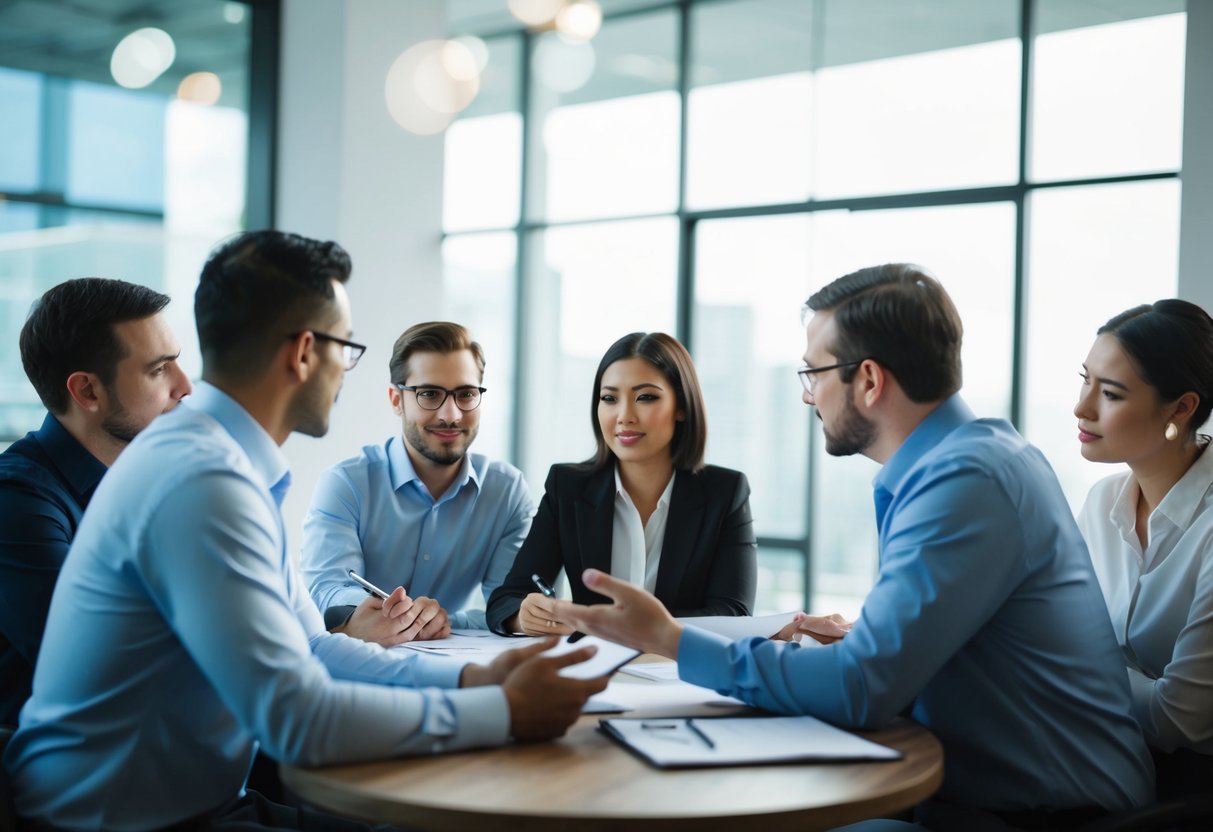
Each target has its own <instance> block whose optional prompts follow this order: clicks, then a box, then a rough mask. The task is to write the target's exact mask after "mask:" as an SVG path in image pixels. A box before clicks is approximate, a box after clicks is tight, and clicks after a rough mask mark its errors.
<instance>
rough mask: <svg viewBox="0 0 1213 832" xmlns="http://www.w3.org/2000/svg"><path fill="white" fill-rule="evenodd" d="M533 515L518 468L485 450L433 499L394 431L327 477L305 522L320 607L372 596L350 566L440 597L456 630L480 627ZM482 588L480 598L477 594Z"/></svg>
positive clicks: (305, 553)
mask: <svg viewBox="0 0 1213 832" xmlns="http://www.w3.org/2000/svg"><path fill="white" fill-rule="evenodd" d="M534 513H535V506H534V503H532V502H531V495H530V492H529V491H528V490H527V487H526V482H525V481H524V480H523V478H522V472H521V471H519V470H518V469H517V468H515V467H513V466H512V465H507V464H506V463H504V462H490V461H489V460H488V458H487V457H485V456H483V455H481V454H467V455H466V456H465V457H464V459H463V463H462V465H461V468H460V472H459V475H458V476H457V477H456V478H455V481H454V482H453V483H451V485H450V487H449V488H447V490H446V491H445V492H444V493H443V495H442V496H441V497H440V498H439V499H437V500H435V499H434V498H433V497H432V496H430V492H429V490H428V489H427V488H426V487H425V484H424V483H422V482H421V480H420V478H418V476H417V471H416V470H415V469H414V468H413V463H412V461H411V460H410V459H409V455H408V453H407V452H406V451H405V448H404V442H403V440H402V439H401V438H400V437H399V436H393V437H392V438H391V439H389V440H388V441H387V442H385V443H384V444H382V445H367V446H365V447H364V448H363V449H362V453H360V454H359V455H358V456H356V457H352V458H351V459H347V460H345V461H344V462H340V463H338V464H337V465H335V466H333V467H332V468H330V469H328V470H327V471H325V472H324V474H322V475H321V477H320V482H319V483H317V485H316V492H315V494H314V495H313V497H312V505H311V508H310V509H309V510H308V513H307V519H306V520H304V523H303V550H302V556H301V566H302V569H303V575H304V578H305V579H306V580H307V584H308V587H309V589H310V590H311V593H312V598H313V599H315V601H316V605H317V606H318V607H320V609H321V610H327V609H328V608H329V607H333V606H342V605H356V604H359V603H361V602H362V601H363V600H364V599H365V598H366V593H365V592H364V591H363V590H362V588H361V587H359V586H358V585H357V584H355V583H354V582H353V581H351V580H350V579H349V575H348V570H350V569H353V570H354V571H355V572H357V573H358V574H359V575H361V576H362V577H364V578H366V579H367V580H368V581H370V582H371V583H373V584H375V585H376V586H378V587H381V588H382V589H384V590H386V591H388V592H391V591H392V589H393V588H395V587H397V586H403V587H404V588H405V590H406V591H407V592H408V593H409V595H410V596H412V597H414V598H417V597H420V596H423V595H424V596H427V597H429V598H434V599H436V600H437V601H438V603H440V604H441V605H442V607H443V609H445V610H446V611H447V613H449V614H450V617H451V626H452V627H458V628H472V629H481V630H483V629H486V626H487V625H486V624H485V622H484V603H485V602H487V601H488V597H489V595H490V594H491V593H492V591H493V590H494V589H496V588H497V587H498V586H500V584H501V582H502V581H503V580H505V576H506V573H507V572H509V571H510V567H511V566H512V565H513V563H514V556H515V555H517V554H518V549H519V547H520V546H522V541H523V540H525V539H526V535H527V532H528V531H529V530H530V528H531V516H532V515H533V514H534ZM477 587H479V588H480V590H481V592H482V593H483V600H481V601H476V600H474V599H473V598H472V595H473V594H474V593H475V591H476V588H477ZM476 603H478V604H479V607H478V608H475V609H469V608H468V607H469V605H471V604H476Z"/></svg>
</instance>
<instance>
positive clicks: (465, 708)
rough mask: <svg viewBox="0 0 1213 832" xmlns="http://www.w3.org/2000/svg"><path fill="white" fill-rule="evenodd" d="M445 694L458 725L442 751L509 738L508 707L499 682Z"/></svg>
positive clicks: (500, 741)
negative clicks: (453, 710)
mask: <svg viewBox="0 0 1213 832" xmlns="http://www.w3.org/2000/svg"><path fill="white" fill-rule="evenodd" d="M452 664H455V663H454V662H452ZM460 668H462V665H460ZM447 696H448V697H449V698H450V701H451V703H452V704H453V705H454V707H455V712H456V716H457V723H456V724H457V725H458V726H459V728H458V730H457V731H456V732H455V735H454V736H453V737H451V739H450V741H449V743H446V744H444V748H443V750H445V751H456V750H459V749H463V748H483V747H485V746H493V745H502V744H504V743H505V742H506V741H507V740H508V739H509V738H510V706H509V704H508V703H507V702H506V698H505V691H504V690H502V688H501V687H500V686H499V685H486V686H483V687H475V688H464V689H462V690H457V691H451V692H450V693H448V694H447Z"/></svg>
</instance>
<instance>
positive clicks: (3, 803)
mask: <svg viewBox="0 0 1213 832" xmlns="http://www.w3.org/2000/svg"><path fill="white" fill-rule="evenodd" d="M15 730H16V729H15V728H13V727H12V726H11V725H0V757H3V756H4V749H5V748H6V747H7V746H8V741H9V740H10V739H12V737H13V732H14V731H15ZM0 832H17V813H16V811H15V810H14V809H13V797H12V794H11V793H10V792H9V789H8V769H6V768H5V767H4V766H3V765H0Z"/></svg>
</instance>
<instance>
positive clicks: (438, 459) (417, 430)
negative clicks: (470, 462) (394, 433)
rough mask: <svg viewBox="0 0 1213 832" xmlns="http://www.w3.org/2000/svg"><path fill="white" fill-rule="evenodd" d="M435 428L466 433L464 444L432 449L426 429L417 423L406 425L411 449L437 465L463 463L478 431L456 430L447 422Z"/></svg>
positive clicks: (405, 433) (472, 429) (438, 423)
mask: <svg viewBox="0 0 1213 832" xmlns="http://www.w3.org/2000/svg"><path fill="white" fill-rule="evenodd" d="M434 427H439V428H450V429H452V430H454V429H458V430H462V431H464V435H463V442H461V443H456V444H454V445H448V446H447V447H444V448H433V447H430V445H429V443H428V442H426V436H425V429H424V428H422V427H421V426H420V425H418V424H417V423H416V422H405V423H404V441H406V442H408V443H409V447H411V448H412V449H413V450H414V451H416V452H417V453H419V454H421V455H422V456H423V457H425V458H426V459H428V460H429V461H430V462H433V463H434V464H436V465H454V464H455V463H457V462H461V461H462V460H463V457H464V455H465V454H467V450H468V447H469V446H471V444H472V440H473V439H475V438H476V429H475V428H456V427H455V426H454V425H448V424H447V423H446V422H436V423H435V424H434Z"/></svg>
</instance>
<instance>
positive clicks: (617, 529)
mask: <svg viewBox="0 0 1213 832" xmlns="http://www.w3.org/2000/svg"><path fill="white" fill-rule="evenodd" d="M676 476H678V474H677V473H674V474H673V475H671V476H670V481H669V482H668V483H666V486H665V490H664V491H662V492H661V496H660V497H658V498H657V508H656V509H655V510H654V511H653V514H652V515H651V516H650V517H649V522H648V524H647V525H646V524H644V523H642V522H641V521H640V512H639V511H638V510H637V508H636V504H635V503H633V502H632V498H631V496H630V495H629V494H628V492H627V489H626V488H624V487H623V480H621V479H620V478H619V466H618V465H616V466H615V521H614V525H613V526H612V533H611V575H612V576H614V577H616V578H622V579H623V580H625V581H627V582H628V583H630V584H634V585H635V586H643V587H644V588H645V589H646V590H647V591H649V592H654V591H655V588H656V586H657V567H658V566H659V565H660V563H661V545H662V542H663V541H664V540H665V523H666V518H668V517H669V515H670V494H672V493H673V492H674V477H676Z"/></svg>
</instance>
